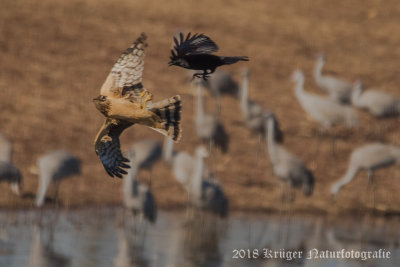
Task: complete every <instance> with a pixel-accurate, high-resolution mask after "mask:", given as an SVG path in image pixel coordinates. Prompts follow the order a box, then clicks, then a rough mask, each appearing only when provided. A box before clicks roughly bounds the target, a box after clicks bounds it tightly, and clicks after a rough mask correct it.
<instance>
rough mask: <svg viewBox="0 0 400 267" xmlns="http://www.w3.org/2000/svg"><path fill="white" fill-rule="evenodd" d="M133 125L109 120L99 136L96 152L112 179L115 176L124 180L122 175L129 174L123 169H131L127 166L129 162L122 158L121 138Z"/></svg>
mask: <svg viewBox="0 0 400 267" xmlns="http://www.w3.org/2000/svg"><path fill="white" fill-rule="evenodd" d="M131 125H133V123H131V122H126V121H121V120H116V119H110V118H107V119H106V120H105V122H104V124H103V126H102V127H101V129H100V131H99V132H98V134H97V137H96V140H95V145H94V147H95V151H96V154H97V155H98V156H99V157H100V160H101V162H102V163H103V166H104V169H106V171H107V173H108V174H109V175H110V176H111V177H114V175H115V176H117V177H119V178H122V174H127V172H126V171H125V170H124V169H123V168H129V165H127V164H125V162H129V160H128V159H127V158H125V157H124V156H122V153H121V145H120V142H119V136H120V135H121V133H122V131H123V130H125V129H126V128H128V127H129V126H131Z"/></svg>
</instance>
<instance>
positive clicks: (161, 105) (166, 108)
mask: <svg viewBox="0 0 400 267" xmlns="http://www.w3.org/2000/svg"><path fill="white" fill-rule="evenodd" d="M150 110H151V111H152V112H154V113H155V114H156V115H157V116H159V117H160V118H161V120H162V121H161V126H160V127H157V128H153V129H154V130H156V131H158V132H160V133H162V134H164V135H167V136H169V137H170V138H172V139H173V140H174V141H179V140H180V139H181V136H182V129H181V126H180V121H181V110H182V102H181V97H180V96H179V95H176V96H174V97H170V98H168V99H165V100H161V101H159V102H156V103H153V104H152V106H151V109H150Z"/></svg>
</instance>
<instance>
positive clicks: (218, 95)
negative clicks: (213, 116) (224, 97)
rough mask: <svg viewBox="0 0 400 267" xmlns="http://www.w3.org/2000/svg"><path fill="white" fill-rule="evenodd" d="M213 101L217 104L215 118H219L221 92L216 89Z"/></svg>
mask: <svg viewBox="0 0 400 267" xmlns="http://www.w3.org/2000/svg"><path fill="white" fill-rule="evenodd" d="M215 99H216V102H217V117H218V118H219V117H221V92H220V91H219V89H217V92H216V95H215Z"/></svg>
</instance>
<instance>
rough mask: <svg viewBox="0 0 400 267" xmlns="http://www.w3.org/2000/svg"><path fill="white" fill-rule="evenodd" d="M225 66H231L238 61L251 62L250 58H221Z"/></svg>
mask: <svg viewBox="0 0 400 267" xmlns="http://www.w3.org/2000/svg"><path fill="white" fill-rule="evenodd" d="M221 59H222V61H223V62H224V64H225V65H230V64H233V63H236V62H238V61H249V58H248V57H221Z"/></svg>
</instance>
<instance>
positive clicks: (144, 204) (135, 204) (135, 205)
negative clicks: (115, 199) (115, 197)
mask: <svg viewBox="0 0 400 267" xmlns="http://www.w3.org/2000/svg"><path fill="white" fill-rule="evenodd" d="M129 160H130V162H131V168H130V169H129V170H128V174H127V175H126V177H125V179H124V187H123V193H124V203H125V207H126V208H128V209H130V210H132V213H133V216H134V217H136V216H137V215H139V216H140V218H142V217H144V218H145V219H146V220H148V221H149V222H151V223H154V222H155V221H156V218H157V205H156V202H155V200H154V196H153V194H152V192H151V190H150V189H149V187H147V186H146V185H144V184H141V183H139V181H138V180H137V178H138V174H139V166H141V165H142V164H143V158H138V157H137V156H136V154H135V152H134V151H133V150H131V151H130V152H129Z"/></svg>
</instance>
